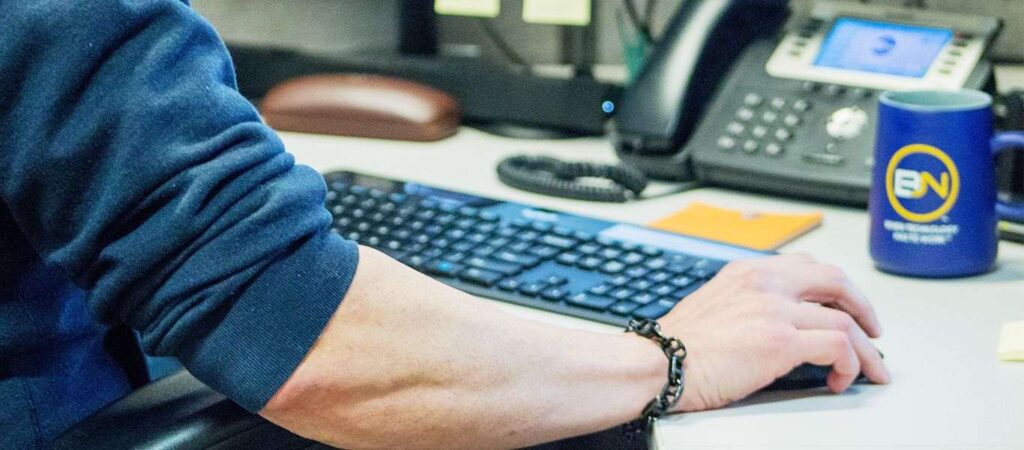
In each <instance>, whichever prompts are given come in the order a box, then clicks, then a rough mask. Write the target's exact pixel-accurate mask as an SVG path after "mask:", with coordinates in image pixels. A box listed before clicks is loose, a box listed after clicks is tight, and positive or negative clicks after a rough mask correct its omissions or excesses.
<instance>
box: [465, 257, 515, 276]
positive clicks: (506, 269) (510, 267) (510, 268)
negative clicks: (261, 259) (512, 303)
mask: <svg viewBox="0 0 1024 450" xmlns="http://www.w3.org/2000/svg"><path fill="white" fill-rule="evenodd" d="M462 263H463V264H465V265H467V266H470V267H476V268H478V269H484V270H489V271H491V272H498V273H500V274H503V275H506V276H507V275H516V274H518V273H519V272H522V270H523V267H522V266H520V265H519V264H512V263H507V262H503V261H495V260H493V259H489V258H481V257H479V256H474V257H471V258H467V259H466V260H464V261H462Z"/></svg>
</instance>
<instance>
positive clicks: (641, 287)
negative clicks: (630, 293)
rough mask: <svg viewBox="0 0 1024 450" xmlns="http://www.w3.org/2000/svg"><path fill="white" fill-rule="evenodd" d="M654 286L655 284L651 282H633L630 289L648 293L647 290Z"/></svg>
mask: <svg viewBox="0 0 1024 450" xmlns="http://www.w3.org/2000/svg"><path fill="white" fill-rule="evenodd" d="M652 286H654V283H651V282H650V281H647V280H643V279H641V280H635V281H633V282H632V283H630V284H629V287H630V288H631V289H635V290H638V291H646V290H648V289H650V288H651V287H652Z"/></svg>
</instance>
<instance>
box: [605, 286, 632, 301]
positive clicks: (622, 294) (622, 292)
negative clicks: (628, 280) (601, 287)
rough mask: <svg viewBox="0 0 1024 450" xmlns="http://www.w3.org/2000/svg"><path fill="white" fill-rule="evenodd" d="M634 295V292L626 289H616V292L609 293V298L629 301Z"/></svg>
mask: <svg viewBox="0 0 1024 450" xmlns="http://www.w3.org/2000/svg"><path fill="white" fill-rule="evenodd" d="M635 294H636V293H635V292H633V290H632V289H627V288H618V289H616V290H614V291H612V293H611V294H610V295H611V296H612V297H613V298H615V299H616V300H629V299H630V298H631V297H633V296H634V295H635Z"/></svg>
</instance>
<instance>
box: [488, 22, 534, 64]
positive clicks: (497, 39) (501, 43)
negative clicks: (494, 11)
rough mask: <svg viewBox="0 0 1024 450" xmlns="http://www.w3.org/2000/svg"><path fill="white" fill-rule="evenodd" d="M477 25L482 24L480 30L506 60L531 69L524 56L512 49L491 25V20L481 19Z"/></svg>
mask: <svg viewBox="0 0 1024 450" xmlns="http://www.w3.org/2000/svg"><path fill="white" fill-rule="evenodd" d="M477 23H479V24H480V29H481V30H483V32H484V34H485V35H486V36H487V38H488V39H490V40H491V43H493V44H494V45H495V46H496V47H498V50H499V51H500V52H501V54H502V55H503V56H504V57H505V59H507V60H508V61H509V62H511V63H512V64H514V65H517V66H522V67H523V68H529V67H530V64H529V63H527V62H526V59H525V58H523V57H522V55H520V54H519V52H517V51H516V49H514V48H512V45H511V44H509V43H508V41H506V40H505V38H504V37H502V36H501V33H500V32H498V30H496V29H495V28H494V26H493V25H492V24H491V21H490V19H480V20H478V21H477Z"/></svg>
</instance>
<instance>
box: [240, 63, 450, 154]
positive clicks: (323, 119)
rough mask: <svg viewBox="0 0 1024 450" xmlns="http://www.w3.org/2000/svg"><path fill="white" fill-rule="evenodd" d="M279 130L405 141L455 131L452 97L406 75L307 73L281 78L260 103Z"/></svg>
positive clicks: (263, 113) (437, 138)
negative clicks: (292, 77) (290, 78)
mask: <svg viewBox="0 0 1024 450" xmlns="http://www.w3.org/2000/svg"><path fill="white" fill-rule="evenodd" d="M260 110H261V111H260V113H261V114H262V115H263V118H264V120H266V122H267V124H268V125H270V126H271V127H273V128H274V129H277V130H281V131H297V132H302V133H316V134H331V135H337V136H357V137H370V138H380V139H396V140H405V141H436V140H439V139H443V138H446V137H448V136H451V135H452V134H455V132H456V131H458V126H459V120H460V117H461V109H460V107H459V104H458V102H457V101H456V100H455V98H454V97H452V96H451V95H448V94H447V93H444V92H442V91H439V90H437V89H434V88H432V87H429V86H425V85H422V84H419V83H415V82H412V81H407V80H402V79H397V78H390V77H383V76H377V75H313V76H306V77H300V78H295V79H292V80H288V81H285V82H283V83H281V84H279V85H277V86H275V87H274V88H273V89H271V90H270V92H268V93H267V96H266V97H264V99H263V102H262V103H261V105H260Z"/></svg>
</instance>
